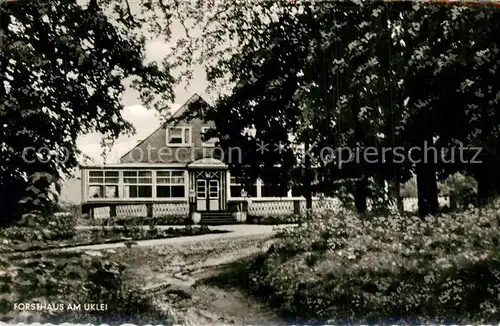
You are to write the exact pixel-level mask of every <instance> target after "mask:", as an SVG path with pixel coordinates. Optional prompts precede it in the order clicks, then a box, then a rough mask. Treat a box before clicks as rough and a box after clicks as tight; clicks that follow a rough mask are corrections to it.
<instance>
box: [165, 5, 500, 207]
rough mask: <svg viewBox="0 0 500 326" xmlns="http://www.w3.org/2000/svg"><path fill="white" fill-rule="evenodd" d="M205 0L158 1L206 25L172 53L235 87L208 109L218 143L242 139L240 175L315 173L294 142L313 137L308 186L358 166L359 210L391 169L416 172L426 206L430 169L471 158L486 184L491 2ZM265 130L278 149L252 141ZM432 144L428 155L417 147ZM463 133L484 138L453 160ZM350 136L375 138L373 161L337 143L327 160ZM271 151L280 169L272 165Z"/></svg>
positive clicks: (492, 142)
mask: <svg viewBox="0 0 500 326" xmlns="http://www.w3.org/2000/svg"><path fill="white" fill-rule="evenodd" d="M212 5H214V6H215V7H214V8H213V10H208V8H207V7H206V6H207V4H205V3H199V2H195V3H177V4H175V5H172V6H170V7H168V8H165V7H163V9H164V10H165V12H168V13H172V12H173V11H174V10H173V9H172V7H175V9H177V12H178V15H177V16H176V17H179V18H180V19H183V21H187V20H189V21H191V22H194V23H193V24H192V25H190V27H191V30H195V29H197V30H198V31H201V33H197V34H196V35H195V36H192V35H190V37H189V38H188V39H185V40H183V41H182V42H179V43H178V44H179V47H178V48H177V49H176V50H177V51H174V52H175V53H176V55H177V56H178V60H179V61H180V62H182V63H188V64H189V63H193V60H196V59H199V62H201V63H203V64H204V65H205V66H206V67H207V70H208V78H209V81H210V82H211V85H212V86H213V87H219V86H220V85H221V84H224V85H226V84H228V86H229V90H228V91H227V92H226V93H225V94H222V95H221V96H219V97H218V101H217V102H216V103H215V105H214V107H213V108H206V109H205V110H202V111H203V113H204V114H205V117H206V118H209V119H211V120H214V121H215V123H216V125H217V129H216V130H215V131H213V133H212V134H210V133H208V134H207V135H206V136H207V137H213V136H218V137H219V139H220V145H221V146H222V147H223V148H233V147H234V146H239V147H240V148H241V149H242V150H243V152H244V153H246V154H248V155H246V156H245V160H244V162H233V163H232V164H231V168H232V169H233V172H235V174H239V175H238V177H240V178H241V179H242V180H243V182H244V183H246V182H252V180H254V179H255V177H257V176H259V177H261V178H262V179H263V180H264V181H265V182H269V183H273V182H277V183H279V182H281V186H283V183H287V184H297V183H298V184H303V185H306V184H308V183H310V182H311V180H308V179H307V178H306V177H305V176H304V177H301V176H303V175H305V173H304V170H307V169H306V164H305V162H304V160H303V156H304V155H303V154H301V155H297V147H300V146H302V147H304V146H305V145H306V144H307V143H309V144H312V145H314V146H311V148H306V150H308V149H311V151H308V153H309V154H311V155H309V156H307V157H311V160H312V165H313V166H314V167H315V168H314V170H315V172H314V174H315V179H316V181H317V182H316V186H317V187H319V188H320V189H322V191H323V192H326V193H328V192H329V191H332V185H333V184H334V183H335V181H337V180H339V179H345V178H354V179H356V185H355V187H352V189H350V191H351V192H352V194H353V195H354V197H355V203H356V207H357V208H358V210H359V211H364V210H366V201H367V199H368V198H369V197H370V190H369V189H368V188H369V185H368V182H367V181H368V180H369V179H370V178H374V179H375V180H376V183H375V186H379V187H380V185H381V184H383V181H385V180H390V181H394V183H396V184H397V185H399V184H402V183H404V182H405V181H406V180H408V179H409V178H410V177H411V172H414V173H415V174H416V175H417V180H418V187H417V192H418V197H419V213H420V215H422V216H425V215H427V214H428V213H435V212H437V209H438V204H437V196H438V191H437V183H436V179H437V178H436V176H437V175H438V174H439V176H440V177H443V178H445V177H446V176H447V175H450V174H453V173H455V172H457V171H466V173H467V174H469V175H473V176H474V177H475V178H476V179H477V180H478V183H481V184H482V186H481V187H479V188H478V189H479V191H478V197H480V198H482V199H484V200H486V201H487V200H489V199H490V198H493V197H494V195H495V192H496V191H497V190H498V189H497V188H498V184H499V183H498V182H497V181H496V180H497V179H498V176H497V172H496V169H495V168H494V167H495V165H496V164H498V150H497V148H498V147H499V139H500V137H499V135H500V134H499V131H500V130H499V128H498V125H499V124H498V121H500V120H499V115H498V110H497V109H496V108H497V107H498V105H499V102H498V101H499V98H500V97H498V90H497V88H495V87H494V86H493V85H495V83H497V82H498V81H497V79H496V78H495V77H494V76H495V75H496V72H497V70H498V66H497V62H498V56H499V55H500V51H498V48H499V45H498V38H496V35H498V31H499V30H500V24H499V21H500V20H499V19H498V15H499V14H500V10H498V8H495V7H494V6H486V5H474V6H471V5H464V4H457V5H454V6H450V5H442V4H440V5H436V4H432V5H429V4H427V3H425V2H405V1H403V2H373V1H369V2H361V1H341V2H338V1H333V2H331V1H330V2H319V3H318V2H297V3H294V2H288V1H278V2H271V3H269V2H263V3H258V4H255V3H254V2H252V1H243V2H237V3H221V4H216V3H213V4H212ZM464 26H474V28H475V29H474V28H464ZM186 28H187V29H188V30H189V27H186ZM476 31H480V32H476ZM226 40H231V41H230V42H227V41H226ZM187 75H189V74H187ZM451 81H452V82H451ZM199 109H200V108H196V109H195V110H194V111H196V112H195V113H196V114H199V113H200V110H199ZM470 121H472V122H473V123H472V124H471V123H469V122H470ZM251 130H254V132H250V131H251ZM261 142H263V143H268V144H282V145H283V150H282V151H274V150H273V149H272V148H268V149H269V150H268V151H264V153H262V154H260V153H255V146H256V145H257V144H259V143H261ZM432 145H434V146H435V147H436V149H437V152H436V153H437V154H436V156H437V158H436V160H434V159H433V158H432V157H431V158H430V159H429V158H428V153H427V152H426V151H425V148H426V147H429V146H432ZM461 145H464V146H474V147H482V148H483V151H482V153H481V154H480V156H479V157H478V159H481V160H482V162H483V163H482V164H467V163H466V162H461V161H459V158H458V153H456V150H457V148H458V147H459V146H461ZM271 146H272V145H271ZM345 146H347V147H349V148H351V149H352V148H360V149H363V148H367V147H369V146H370V147H375V148H377V149H378V153H379V155H378V160H377V161H376V163H373V162H370V161H371V160H368V159H366V157H361V158H360V159H359V160H358V159H357V161H356V164H352V163H353V162H352V163H351V164H349V163H346V164H338V163H339V162H338V161H339V160H338V159H339V155H338V154H337V155H336V154H333V155H329V157H330V158H333V159H334V160H333V162H332V161H331V160H330V159H326V160H325V155H324V154H325V149H327V153H329V149H330V148H333V149H336V148H339V147H345ZM395 147H399V148H400V149H402V151H400V152H398V153H403V154H404V155H403V156H404V157H403V160H402V161H400V162H397V161H396V160H398V161H399V160H400V159H401V157H399V154H397V155H396V154H395V153H392V154H391V153H389V154H388V155H386V156H385V159H384V158H383V157H384V155H382V157H380V156H381V155H380V153H381V152H382V149H383V148H392V149H394V148H395ZM412 148H419V149H420V151H411V149H412ZM451 148H453V150H450V149H451ZM450 151H455V154H451V155H454V156H452V157H451V161H450ZM250 153H251V154H250ZM442 153H444V154H445V155H444V156H446V157H445V158H443V155H442ZM322 154H323V155H322ZM410 155H412V157H411V158H412V159H413V160H410V159H409V157H410ZM470 155H472V154H466V155H465V159H467V160H469V159H471V158H472V157H469V156H470ZM297 156H299V157H297ZM426 158H427V159H426ZM424 160H426V162H424ZM445 161H448V162H445ZM276 164H279V166H280V168H279V169H273V167H274V166H275V165H276ZM263 167H265V168H264V169H263ZM278 181H279V182H278ZM372 187H373V186H372ZM303 188H304V189H305V188H306V187H303ZM380 193H382V192H380V191H376V192H375V193H374V195H373V196H374V197H375V196H379V194H380ZM372 199H374V201H375V202H377V198H372Z"/></svg>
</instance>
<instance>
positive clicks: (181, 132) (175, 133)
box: [167, 126, 217, 146]
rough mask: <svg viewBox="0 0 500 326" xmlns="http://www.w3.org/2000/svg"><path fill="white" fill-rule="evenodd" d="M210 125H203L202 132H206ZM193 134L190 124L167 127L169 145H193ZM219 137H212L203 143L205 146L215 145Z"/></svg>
mask: <svg viewBox="0 0 500 326" xmlns="http://www.w3.org/2000/svg"><path fill="white" fill-rule="evenodd" d="M208 130H210V127H207V126H205V127H202V128H201V134H202V135H203V134H205V133H206V132H207V131H208ZM192 141H193V140H192V135H191V127H190V126H182V127H169V128H167V144H168V145H178V146H191V144H192ZM216 141H217V138H211V139H209V140H207V141H205V142H203V143H202V145H203V146H214V145H215V143H216Z"/></svg>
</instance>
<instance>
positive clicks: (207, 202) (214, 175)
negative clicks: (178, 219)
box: [196, 171, 220, 212]
mask: <svg viewBox="0 0 500 326" xmlns="http://www.w3.org/2000/svg"><path fill="white" fill-rule="evenodd" d="M219 178H220V173H219V171H215V172H210V171H202V172H197V173H196V210H197V211H202V212H204V211H218V210H220V179H219Z"/></svg>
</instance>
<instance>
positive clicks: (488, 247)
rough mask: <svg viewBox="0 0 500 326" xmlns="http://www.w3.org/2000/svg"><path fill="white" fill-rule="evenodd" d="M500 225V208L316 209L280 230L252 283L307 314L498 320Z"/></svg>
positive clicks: (291, 310) (339, 318)
mask: <svg viewBox="0 0 500 326" xmlns="http://www.w3.org/2000/svg"><path fill="white" fill-rule="evenodd" d="M499 223H500V213H499V209H498V207H497V208H490V209H485V210H472V211H468V212H465V213H460V214H447V215H442V216H439V217H429V218H427V219H425V220H421V219H420V218H417V217H410V218H403V217H401V216H398V215H393V216H388V217H375V218H374V219H373V220H371V221H367V220H363V219H361V218H360V217H359V216H358V215H356V214H354V213H352V212H349V211H346V210H344V211H339V212H337V213H334V212H331V213H330V214H323V215H320V216H314V219H312V220H310V221H307V222H306V223H304V224H303V225H301V226H300V227H296V228H288V229H285V230H282V231H279V233H278V235H277V239H276V242H275V244H274V245H273V247H272V249H271V250H270V251H269V252H268V253H267V254H266V255H265V256H263V257H262V258H261V261H259V262H258V264H256V265H255V266H254V269H255V271H254V272H253V273H251V274H250V276H249V277H250V284H251V287H252V289H253V290H254V291H256V292H257V293H259V294H262V295H265V296H267V297H269V299H270V300H271V302H272V303H273V304H274V305H275V306H276V307H278V308H279V309H280V310H281V311H282V312H283V313H285V314H286V315H288V316H294V317H298V318H301V319H303V318H307V319H314V320H322V321H326V320H333V321H336V322H345V320H346V318H347V317H349V318H350V319H351V321H354V322H384V321H390V320H391V318H392V319H393V318H394V317H395V316H402V317H405V318H407V320H409V319H412V320H420V321H422V322H423V321H424V320H429V319H431V320H433V321H441V322H442V321H444V320H448V321H449V319H450V317H453V318H455V319H456V321H458V322H488V323H491V322H495V321H496V320H495V319H496V316H498V311H499V309H500V241H499V240H498V226H499ZM392 321H394V320H392Z"/></svg>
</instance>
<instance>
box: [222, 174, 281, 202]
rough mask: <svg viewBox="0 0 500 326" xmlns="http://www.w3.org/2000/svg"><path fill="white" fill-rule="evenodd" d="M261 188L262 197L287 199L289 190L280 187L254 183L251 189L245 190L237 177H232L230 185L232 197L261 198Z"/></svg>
mask: <svg viewBox="0 0 500 326" xmlns="http://www.w3.org/2000/svg"><path fill="white" fill-rule="evenodd" d="M259 186H260V197H287V196H288V190H286V189H283V188H281V187H280V186H279V185H274V184H265V183H263V182H261V183H260V185H259V184H257V183H254V184H253V186H252V187H250V188H249V189H244V187H243V185H241V184H240V183H239V182H238V181H237V179H236V177H231V183H230V187H229V188H230V193H231V197H244V196H245V195H246V196H248V197H259V196H258V192H259V191H258V190H259Z"/></svg>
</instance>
